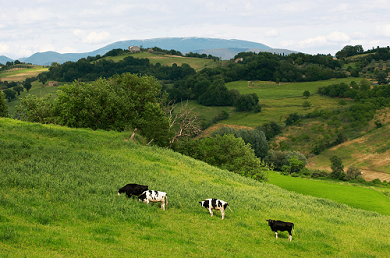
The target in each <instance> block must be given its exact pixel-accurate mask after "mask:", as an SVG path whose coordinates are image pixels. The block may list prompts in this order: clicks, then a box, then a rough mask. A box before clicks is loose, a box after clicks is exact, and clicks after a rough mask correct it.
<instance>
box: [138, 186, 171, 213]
mask: <svg viewBox="0 0 390 258" xmlns="http://www.w3.org/2000/svg"><path fill="white" fill-rule="evenodd" d="M138 200H139V201H140V202H145V203H147V204H149V202H161V209H163V210H165V203H166V205H168V196H167V193H165V192H159V191H154V190H147V191H145V192H143V193H142V194H141V195H140V196H138Z"/></svg>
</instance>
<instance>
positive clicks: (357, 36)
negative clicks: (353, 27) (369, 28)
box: [352, 31, 367, 39]
mask: <svg viewBox="0 0 390 258" xmlns="http://www.w3.org/2000/svg"><path fill="white" fill-rule="evenodd" d="M352 38H353V39H365V38H367V36H366V34H364V33H362V32H360V31H356V32H355V33H353V34H352Z"/></svg>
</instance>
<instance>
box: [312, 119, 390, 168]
mask: <svg viewBox="0 0 390 258" xmlns="http://www.w3.org/2000/svg"><path fill="white" fill-rule="evenodd" d="M333 155H337V156H338V157H340V158H341V159H342V160H343V164H344V166H345V168H348V167H349V166H351V165H352V164H353V165H354V166H356V167H359V168H361V169H368V170H372V171H378V172H383V173H390V167H389V166H388V165H387V164H388V162H380V161H381V160H385V159H388V157H389V155H390V126H389V124H387V125H384V126H382V127H381V128H377V129H375V130H371V131H370V132H368V133H366V134H365V135H363V136H362V137H359V140H356V141H353V140H352V141H349V142H348V143H346V144H342V145H340V146H336V147H333V148H331V149H328V150H325V151H324V152H322V153H321V155H318V156H316V157H315V158H314V159H313V163H314V167H317V168H319V167H324V166H326V165H327V164H328V165H329V159H330V157H332V156H333ZM378 161H379V162H378Z"/></svg>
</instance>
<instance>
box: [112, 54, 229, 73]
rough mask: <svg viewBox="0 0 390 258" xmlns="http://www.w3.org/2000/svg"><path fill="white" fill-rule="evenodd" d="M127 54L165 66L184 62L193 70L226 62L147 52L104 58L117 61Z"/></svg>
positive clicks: (179, 64)
mask: <svg viewBox="0 0 390 258" xmlns="http://www.w3.org/2000/svg"><path fill="white" fill-rule="evenodd" d="M127 56H133V57H134V58H147V59H149V62H150V63H151V64H156V63H160V64H161V65H166V66H172V64H174V63H176V64H177V65H178V66H181V65H182V64H183V63H186V64H188V65H189V66H191V67H192V68H194V69H195V71H199V70H202V69H203V68H214V67H217V66H218V65H222V64H223V63H226V62H227V61H214V60H212V59H205V58H195V57H183V56H174V55H165V54H153V53H148V52H140V53H134V54H124V55H120V56H109V57H105V58H106V59H109V60H113V61H115V62H118V61H120V60H122V59H123V58H125V57H127Z"/></svg>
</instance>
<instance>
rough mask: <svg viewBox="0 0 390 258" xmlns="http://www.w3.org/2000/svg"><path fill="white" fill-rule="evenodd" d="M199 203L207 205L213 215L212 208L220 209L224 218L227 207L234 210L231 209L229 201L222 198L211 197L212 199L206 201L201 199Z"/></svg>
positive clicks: (203, 205)
mask: <svg viewBox="0 0 390 258" xmlns="http://www.w3.org/2000/svg"><path fill="white" fill-rule="evenodd" d="M199 203H200V205H201V206H202V207H205V208H206V209H208V210H209V212H210V215H211V217H212V216H213V211H212V210H220V211H221V215H222V219H223V218H224V217H225V210H226V207H229V210H230V211H231V212H233V211H232V209H230V206H229V204H228V203H227V202H224V201H222V200H218V199H214V198H210V199H206V200H204V201H201V202H199Z"/></svg>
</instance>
